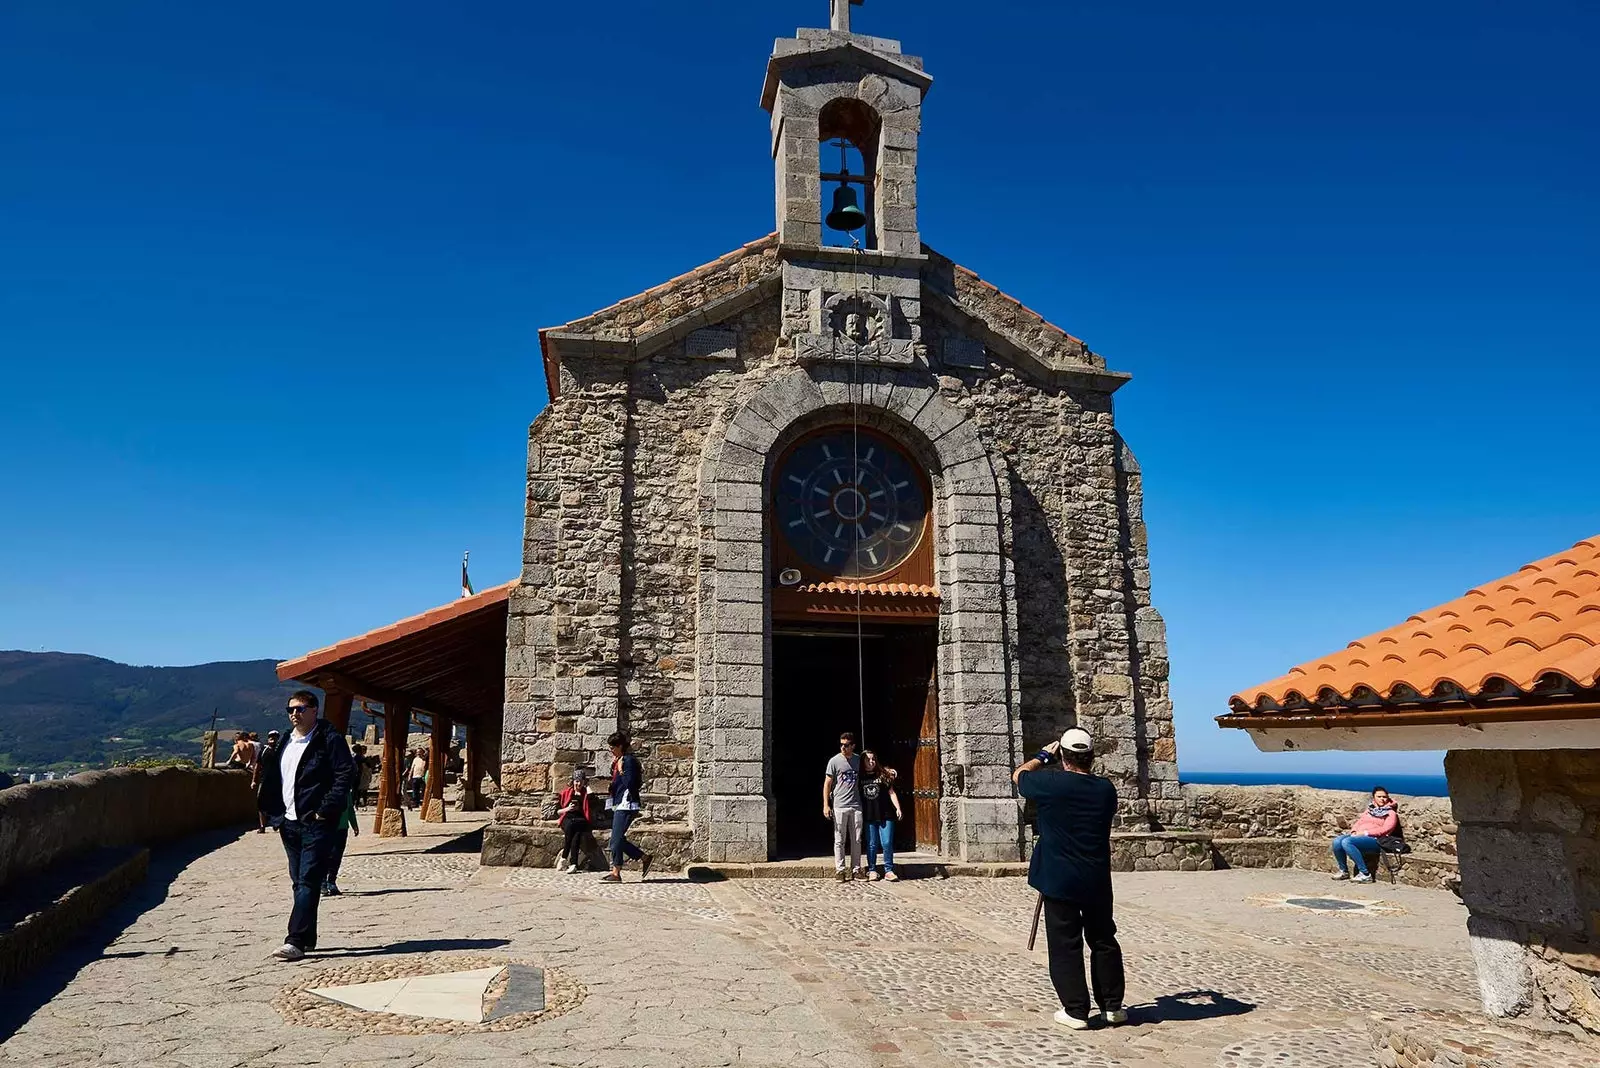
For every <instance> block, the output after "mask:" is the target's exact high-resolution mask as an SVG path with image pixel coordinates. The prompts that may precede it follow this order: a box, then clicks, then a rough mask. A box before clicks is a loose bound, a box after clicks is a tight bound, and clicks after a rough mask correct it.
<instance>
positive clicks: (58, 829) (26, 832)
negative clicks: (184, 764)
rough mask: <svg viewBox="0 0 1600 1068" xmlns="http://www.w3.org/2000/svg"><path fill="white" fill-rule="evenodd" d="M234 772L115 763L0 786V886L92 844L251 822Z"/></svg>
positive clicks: (142, 842)
mask: <svg viewBox="0 0 1600 1068" xmlns="http://www.w3.org/2000/svg"><path fill="white" fill-rule="evenodd" d="M255 818H256V803H255V797H254V795H253V794H252V793H251V790H250V776H249V775H248V774H246V773H245V772H242V771H212V770H203V769H195V768H156V769H151V770H143V769H137V768H115V769H113V770H111V771H91V772H87V773H85V774H82V775H74V776H72V777H71V778H70V779H56V780H54V781H51V782H37V783H29V784H27V785H25V786H13V787H11V788H10V789H8V790H0V892H3V891H4V890H5V888H6V887H7V886H8V885H9V884H11V883H12V882H13V881H14V880H16V879H18V878H21V877H23V876H26V875H29V874H30V873H32V872H37V871H41V870H43V869H45V868H48V867H50V866H51V865H53V864H56V863H59V862H61V861H65V860H69V859H71V858H73V857H76V856H80V855H82V854H85V853H87V852H89V851H90V850H93V849H99V848H105V847H116V846H147V845H150V844H152V843H155V842H162V841H166V840H168V839H172V838H178V837H181V836H183V835H186V834H192V833H194V832H195V831H203V830H210V829H213V828H216V827H230V826H235V825H238V824H243V823H254V822H255Z"/></svg>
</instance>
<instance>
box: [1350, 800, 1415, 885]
mask: <svg viewBox="0 0 1600 1068" xmlns="http://www.w3.org/2000/svg"><path fill="white" fill-rule="evenodd" d="M1399 829H1400V813H1399V811H1398V810H1397V809H1396V808H1395V804H1394V798H1392V797H1390V796H1389V791H1388V790H1385V789H1384V788H1383V787H1381V786H1377V787H1374V788H1373V790H1372V804H1370V805H1368V806H1367V810H1366V811H1365V812H1363V813H1362V814H1361V815H1359V816H1357V817H1356V818H1355V819H1354V820H1353V821H1351V823H1350V833H1349V834H1341V835H1340V836H1339V837H1337V838H1335V839H1334V840H1333V859H1334V862H1335V863H1337V864H1338V865H1339V873H1338V874H1337V875H1335V876H1334V878H1335V879H1349V878H1350V870H1349V868H1348V867H1347V866H1346V864H1345V859H1346V858H1349V859H1350V860H1353V861H1355V862H1356V871H1357V873H1358V874H1357V875H1356V877H1355V878H1354V879H1353V880H1351V881H1352V882H1358V883H1370V882H1371V881H1372V873H1371V872H1369V871H1367V859H1366V857H1364V856H1363V855H1362V854H1363V853H1376V852H1377V851H1378V839H1379V838H1381V837H1383V836H1384V835H1389V834H1396V833H1398V832H1399Z"/></svg>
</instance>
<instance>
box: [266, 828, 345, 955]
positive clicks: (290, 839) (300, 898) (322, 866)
mask: <svg viewBox="0 0 1600 1068" xmlns="http://www.w3.org/2000/svg"><path fill="white" fill-rule="evenodd" d="M278 833H279V834H280V835H281V836H282V838H283V852H284V854H285V855H286V856H287V857H288V860H289V881H290V882H291V883H292V884H293V886H294V909H293V910H292V911H291V912H290V913H289V934H288V937H286V938H285V939H284V941H285V942H287V943H289V944H290V945H292V946H299V947H300V948H301V949H306V950H310V949H316V948H317V902H318V900H319V899H320V898H321V896H322V880H323V878H324V877H325V876H326V875H327V872H328V853H329V850H330V849H331V848H332V845H333V842H332V840H331V835H330V834H329V831H328V825H327V824H326V823H301V822H299V821H297V820H284V821H283V826H282V827H280V828H279V830H278Z"/></svg>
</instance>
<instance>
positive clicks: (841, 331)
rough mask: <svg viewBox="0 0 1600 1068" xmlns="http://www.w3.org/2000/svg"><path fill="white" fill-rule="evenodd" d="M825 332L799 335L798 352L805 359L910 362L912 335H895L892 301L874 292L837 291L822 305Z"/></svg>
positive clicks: (797, 340)
mask: <svg viewBox="0 0 1600 1068" xmlns="http://www.w3.org/2000/svg"><path fill="white" fill-rule="evenodd" d="M820 318H821V326H822V332H821V333H815V334H799V335H796V337H795V339H794V346H795V354H796V355H797V356H799V358H800V359H802V360H808V361H821V360H859V361H861V362H863V363H893V364H908V363H910V362H911V361H912V357H913V350H912V344H911V340H910V339H909V338H897V337H895V336H894V327H893V320H892V319H891V317H890V314H889V303H888V301H886V300H884V299H883V298H882V297H880V296H878V295H877V294H874V293H835V294H833V295H832V296H830V297H829V298H828V299H827V300H826V301H824V302H823V304H822V314H821V316H820Z"/></svg>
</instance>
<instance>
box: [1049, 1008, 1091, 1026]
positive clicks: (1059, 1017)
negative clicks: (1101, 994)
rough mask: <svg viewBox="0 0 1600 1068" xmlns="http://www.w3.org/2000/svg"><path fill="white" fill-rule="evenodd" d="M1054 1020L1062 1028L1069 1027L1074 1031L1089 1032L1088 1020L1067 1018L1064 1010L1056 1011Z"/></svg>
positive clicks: (1074, 1017) (1073, 1017)
mask: <svg viewBox="0 0 1600 1068" xmlns="http://www.w3.org/2000/svg"><path fill="white" fill-rule="evenodd" d="M1055 1020H1056V1023H1058V1024H1060V1025H1061V1026H1062V1027H1070V1028H1072V1029H1073V1030H1074V1031H1087V1030H1089V1021H1088V1020H1080V1019H1078V1018H1077V1017H1076V1016H1068V1015H1067V1010H1066V1009H1057V1010H1056V1016H1055Z"/></svg>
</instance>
